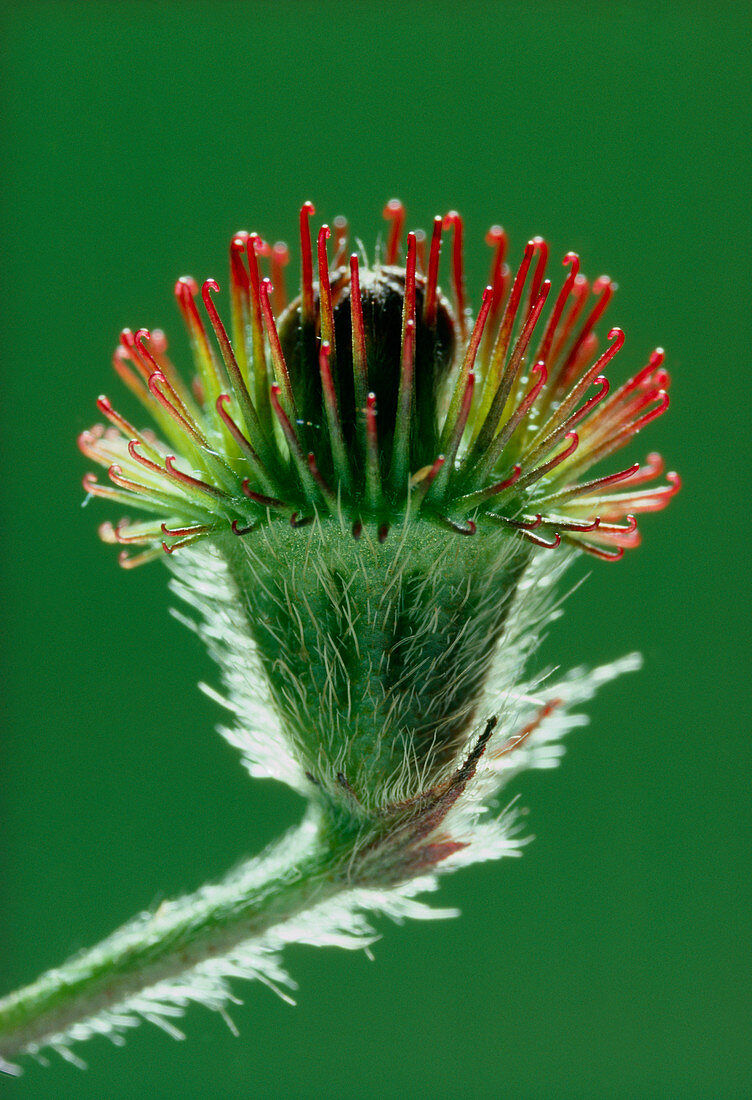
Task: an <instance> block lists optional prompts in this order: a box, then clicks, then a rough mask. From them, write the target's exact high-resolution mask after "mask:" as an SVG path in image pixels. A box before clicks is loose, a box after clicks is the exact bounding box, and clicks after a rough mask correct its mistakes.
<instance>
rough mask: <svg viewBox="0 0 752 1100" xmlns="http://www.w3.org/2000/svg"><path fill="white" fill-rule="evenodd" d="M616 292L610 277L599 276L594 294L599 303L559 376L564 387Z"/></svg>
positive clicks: (595, 283)
mask: <svg viewBox="0 0 752 1100" xmlns="http://www.w3.org/2000/svg"><path fill="white" fill-rule="evenodd" d="M615 290H616V283H614V282H613V281H612V280H611V279H609V277H608V275H599V276H598V278H597V279H596V280H595V282H594V283H593V294H594V295H595V296H596V297H597V298H598V301H597V302H596V303H595V305H594V306H593V308H592V309H591V311H590V313H589V314H588V316H587V318H586V320H585V322H584V324H583V326H582V328H581V329H580V332H579V335H578V336H577V339H576V340H575V342H574V344H573V345H572V348H571V350H570V352H569V355H568V356H567V358H566V359H565V360H564V364H563V366H562V368H561V373H560V376H559V377H560V384H561V385H562V386H566V385H567V383H568V380H569V378H570V376H571V375H572V374H574V373H575V372H574V363H575V360H576V359H577V355H578V352H579V350H580V348H581V347H582V345H583V344H584V342H585V340H586V339H587V338H588V336H589V335H590V333H591V332H592V331H593V329H594V328H595V326H596V324H597V323H598V321H599V320H600V318H601V317H602V316H603V313H604V312H605V309H606V307H607V305H608V303H609V302H610V301H611V299H612V298H613V296H614V291H615ZM609 339H610V336H609Z"/></svg>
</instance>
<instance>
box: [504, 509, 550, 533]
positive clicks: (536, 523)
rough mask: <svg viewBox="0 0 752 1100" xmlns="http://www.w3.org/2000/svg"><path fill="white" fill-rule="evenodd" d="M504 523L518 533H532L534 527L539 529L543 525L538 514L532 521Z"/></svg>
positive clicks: (508, 521) (510, 520)
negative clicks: (515, 529)
mask: <svg viewBox="0 0 752 1100" xmlns="http://www.w3.org/2000/svg"><path fill="white" fill-rule="evenodd" d="M505 522H506V524H507V526H508V527H515V528H517V530H519V531H534V530H535V528H536V527H540V525H541V524H542V523H543V516H542V515H541V514H540V512H538V514H537V515H536V517H535V519H533V520H523V519H507V520H505Z"/></svg>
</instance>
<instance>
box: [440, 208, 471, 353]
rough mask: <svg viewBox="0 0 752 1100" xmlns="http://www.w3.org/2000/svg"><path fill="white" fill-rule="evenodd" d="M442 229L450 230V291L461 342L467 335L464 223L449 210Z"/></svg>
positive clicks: (455, 213)
mask: <svg viewBox="0 0 752 1100" xmlns="http://www.w3.org/2000/svg"><path fill="white" fill-rule="evenodd" d="M444 228H445V229H452V230H453V231H454V235H453V237H452V290H453V292H454V305H455V309H456V310H457V321H458V324H459V326H460V337H461V339H462V340H464V339H465V336H466V335H467V318H466V316H465V272H464V268H463V259H462V238H463V232H464V223H463V221H462V218H461V216H460V215H459V214H458V213H457V211H456V210H450V211H449V213H448V214H445V216H444Z"/></svg>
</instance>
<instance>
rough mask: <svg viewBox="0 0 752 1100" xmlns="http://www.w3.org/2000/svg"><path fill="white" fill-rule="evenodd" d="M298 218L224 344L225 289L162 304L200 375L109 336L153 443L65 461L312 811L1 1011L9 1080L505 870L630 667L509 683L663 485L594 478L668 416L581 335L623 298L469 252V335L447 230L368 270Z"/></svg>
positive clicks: (237, 264)
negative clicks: (483, 266) (147, 568)
mask: <svg viewBox="0 0 752 1100" xmlns="http://www.w3.org/2000/svg"><path fill="white" fill-rule="evenodd" d="M314 213H315V211H314V208H313V206H312V205H311V203H305V204H304V205H303V208H302V210H301V212H300V223H299V228H300V268H301V279H300V293H299V294H298V295H297V296H296V297H294V298H292V300H289V301H288V298H287V295H286V291H285V278H284V269H285V266H286V264H287V261H288V257H289V254H288V249H287V247H286V246H285V245H283V244H275V245H273V246H271V245H269V244H267V243H266V242H265V241H264V240H263V239H262V238H261V237H260V236H258V235H257V234H255V233H246V232H242V233H237V234H236V235H235V236H234V237H233V238H232V241H231V243H230V283H229V315H230V326H229V331H228V329H227V328H226V327H225V324H224V322H223V321H222V320H221V319H220V316H219V313H218V311H217V308H216V306H215V300H214V298H215V295H217V294H218V293H219V286H218V285H217V283H216V282H214V281H213V280H208V281H207V282H205V283H204V284H203V286H202V287H201V288H200V289H199V287H198V286H197V284H196V283H195V282H194V281H193V280H192V279H190V278H181V279H179V280H178V282H177V285H176V288H175V293H176V297H177V302H178V306H179V309H180V312H181V313H182V316H183V319H184V321H185V324H186V326H187V329H188V333H189V336H190V340H191V345H192V351H193V357H194V360H195V374H194V376H193V377H192V378H190V379H189V378H187V377H186V376H185V375H184V374H183V373H181V372H180V371H179V370H178V369H177V368H176V367H175V366H174V365H173V363H172V361H171V359H170V358H169V355H168V349H167V340H166V338H165V336H164V334H163V333H162V332H157V331H154V332H148V331H147V330H145V329H140V330H139V331H138V332H135V333H133V332H131V331H129V330H125V331H124V332H123V333H122V335H121V337H120V343H119V346H118V348H117V350H116V352H115V357H114V366H115V369H116V371H117V373H118V375H119V376H120V378H121V380H122V381H123V382H124V383H125V385H126V386H127V387H128V389H129V390H130V391H131V392H132V394H133V395H135V397H136V398H137V400H138V401H139V402H140V403H141V404H142V405H143V406H144V407H145V409H146V411H147V413H148V414H149V417H150V420H151V425H152V426H151V427H149V428H140V427H137V426H135V425H134V424H132V423H131V422H130V421H129V420H127V419H126V418H125V417H124V416H123V415H121V413H120V412H119V411H117V409H116V407H115V406H114V405H113V404H112V403H111V402H110V400H109V399H108V398H107V397H104V396H102V397H100V398H99V399H98V401H97V405H98V408H99V411H100V413H101V414H102V416H103V417H104V420H105V421H106V423H105V424H99V425H97V426H95V427H94V428H92V429H91V430H90V431H88V432H85V433H84V434H83V435H82V436H81V438H80V441H79V442H80V447H81V450H82V451H83V452H84V454H85V455H86V456H87V457H88V458H89V459H91V460H92V461H93V462H95V463H97V464H99V465H100V466H102V467H104V468H105V470H106V471H107V475H108V482H107V483H102V482H100V481H99V480H98V479H97V478H96V477H95V476H94V475H93V474H87V475H86V477H85V478H84V488H85V490H86V493H87V494H89V495H90V496H91V497H99V498H102V499H103V500H104V501H105V502H107V501H109V502H110V504H111V505H113V506H116V507H117V509H118V510H120V509H121V508H123V509H127V510H128V511H129V513H130V512H135V513H139V514H140V517H141V518H138V516H137V517H136V518H132V517H131V518H128V519H122V520H119V521H108V522H105V523H104V524H103V525H102V526H101V528H100V534H101V537H102V538H103V540H104V541H105V542H107V543H113V544H115V545H118V546H120V547H121V551H120V558H119V560H120V564H121V565H122V566H123V567H124V568H125V569H132V568H134V567H136V566H138V565H141V564H145V563H147V562H149V561H152V560H153V559H158V558H159V559H162V560H163V561H165V562H166V564H167V565H168V568H169V570H170V573H171V582H170V583H171V588H172V590H173V592H174V593H175V594H176V595H177V596H178V597H179V598H180V599H181V601H182V602H183V604H184V605H185V606H187V609H188V612H187V614H184V613H183V612H180V613H179V615H180V617H181V618H182V619H183V620H184V621H185V623H186V625H188V626H189V627H190V628H191V629H192V630H195V631H196V632H197V633H198V635H199V637H200V638H201V639H202V640H203V641H204V642H205V644H206V646H207V647H208V650H209V652H210V654H211V655H212V657H213V658H214V660H215V661H216V662H217V664H218V666H219V669H220V672H221V688H220V690H218V691H217V690H215V689H214V688H209V687H205V690H206V691H207V692H208V693H209V694H210V695H211V696H212V697H213V698H215V699H216V700H217V702H218V703H219V704H220V705H221V706H222V707H223V708H225V711H226V713H227V715H228V718H227V722H226V725H224V726H223V727H221V730H220V732H221V733H222V734H223V736H224V737H225V738H227V740H228V741H230V743H231V744H233V745H234V746H236V747H237V749H238V750H239V752H240V754H241V757H242V760H243V762H244V764H245V766H246V767H247V769H248V771H249V772H250V774H251V775H252V776H258V777H272V778H274V779H277V780H279V781H280V782H282V783H286V784H288V785H289V786H290V787H292V788H293V789H294V790H296V791H297V792H299V793H300V794H301V795H303V796H304V798H305V799H306V800H307V803H308V809H307V812H306V813H305V816H304V819H303V821H302V823H301V824H300V825H299V826H297V828H294V829H293V830H292V831H291V832H290V833H289V834H288V835H286V836H284V837H282V838H281V839H280V840H279V841H278V842H277V843H276V844H275V845H273V846H272V847H271V848H270V849H269V850H268V851H266V852H264V853H263V854H262V855H260V856H259V857H257V858H255V859H252V860H249V861H248V862H246V863H245V864H244V865H243V866H241V867H240V868H239V869H237V870H235V871H233V872H232V874H230V875H229V876H227V877H226V878H224V879H222V880H221V881H219V882H217V883H213V884H210V885H207V886H205V887H204V888H203V889H201V890H199V891H198V892H197V893H195V894H192V895H188V896H185V897H182V898H177V899H175V900H173V901H169V902H165V903H163V904H162V905H160V906H159V908H158V909H157V910H156V911H155V912H147V913H144V914H141V915H139V916H138V917H136V918H135V920H133V921H132V922H131V923H130V924H128V925H126V926H125V927H123V928H121V929H120V930H118V931H116V932H115V933H114V934H113V935H112V936H110V937H109V938H108V939H107V940H105V941H104V942H102V943H101V944H99V945H98V946H96V947H95V948H93V949H92V950H89V951H84V952H82V953H80V954H79V955H77V956H75V957H74V958H73V959H71V960H70V961H69V962H67V963H65V964H64V965H62V966H60V967H58V968H56V969H55V970H53V971H50V972H49V973H48V974H45V975H43V976H42V977H41V978H39V979H38V980H37V981H36V982H34V983H33V984H32V985H30V986H28V987H26V988H25V989H22V990H20V991H18V992H17V993H14V994H11V995H10V996H8V997H6V998H5V999H4V1000H2V1001H0V1062H1V1063H2V1066H3V1068H4V1069H5V1070H6V1071H7V1072H17V1071H18V1069H19V1067H18V1065H17V1063H16V1062H15V1059H17V1058H18V1057H20V1056H23V1055H31V1056H34V1057H36V1058H37V1059H38V1060H40V1061H44V1059H45V1056H46V1052H47V1051H56V1052H57V1053H58V1054H60V1055H61V1056H62V1057H64V1058H66V1059H68V1060H70V1061H73V1062H75V1063H76V1064H80V1063H81V1059H80V1057H79V1055H78V1054H77V1053H76V1052H75V1050H74V1048H76V1047H77V1046H78V1044H79V1043H81V1042H82V1041H83V1040H86V1039H88V1038H89V1037H91V1036H93V1035H104V1036H107V1037H108V1038H110V1039H111V1040H112V1041H113V1042H115V1043H118V1044H119V1043H122V1042H123V1041H124V1037H125V1035H126V1033H127V1032H128V1031H129V1030H130V1029H131V1028H132V1027H134V1026H135V1025H136V1024H137V1023H138V1021H139V1020H140V1019H144V1020H147V1021H150V1022H152V1023H154V1024H157V1025H158V1026H160V1027H161V1028H163V1029H164V1030H165V1031H167V1032H168V1033H169V1034H171V1035H174V1036H176V1037H182V1032H181V1031H179V1029H178V1027H177V1024H176V1022H175V1021H176V1019H177V1018H178V1017H180V1016H181V1015H182V1014H183V1011H184V1009H185V1007H186V1006H187V1005H188V1004H189V1003H190V1002H199V1003H201V1004H203V1005H205V1006H207V1007H209V1008H211V1009H215V1010H217V1011H218V1012H220V1013H222V1014H223V1015H224V1016H225V1018H226V1019H227V1021H228V1024H229V1026H230V1027H233V1024H232V1021H231V1019H230V1017H229V1015H228V1014H227V1008H228V1006H229V1005H230V1004H231V1003H232V1002H233V1001H234V1000H235V999H236V998H235V993H234V992H233V989H232V988H231V983H232V980H233V979H236V978H246V979H258V980H261V981H263V982H266V983H268V984H269V985H271V986H272V987H274V988H276V989H277V990H278V991H279V992H281V993H283V995H285V994H284V991H285V990H286V989H288V988H291V987H293V986H294V982H293V981H292V979H291V978H290V976H289V975H288V974H287V973H286V971H285V969H284V965H283V961H282V958H281V953H282V949H283V948H284V946H285V945H286V944H288V943H291V942H298V943H310V944H319V945H338V946H341V947H349V948H358V947H367V945H368V944H369V943H370V942H371V941H372V939H373V938H374V932H373V929H372V927H371V924H370V920H369V914H373V913H385V914H388V915H389V916H391V917H393V918H395V919H396V920H401V919H403V918H405V917H420V918H426V917H437V916H446V915H452V914H451V913H448V912H447V911H445V910H438V909H435V908H431V907H429V906H427V905H426V904H425V903H424V902H423V901H421V900H419V899H418V895H421V894H425V893H427V892H430V891H432V890H435V889H436V887H437V883H438V878H439V876H440V875H441V874H444V873H448V872H450V871H454V870H456V869H457V868H458V867H462V866H466V865H468V864H470V863H473V862H477V861H482V860H487V859H497V858H499V857H501V856H505V855H517V854H519V851H520V846H521V843H522V840H521V837H520V834H519V831H518V827H517V825H516V821H515V811H514V808H513V806H510V805H509V804H507V808H506V809H501V810H499V806H500V805H501V806H503V805H504V803H503V801H502V798H501V796H502V793H503V791H504V788H505V787H506V785H507V784H508V782H509V780H510V778H512V777H513V776H514V775H516V774H517V773H518V772H519V771H521V770H523V769H525V768H530V767H538V768H540V767H551V766H553V765H555V764H556V763H557V761H558V759H559V756H560V754H561V752H562V751H563V750H562V747H561V744H560V742H561V738H562V735H563V734H565V733H566V732H567V731H568V730H569V729H571V728H573V727H574V726H578V725H581V724H583V722H584V721H585V720H586V719H585V718H584V716H583V714H582V713H581V711H580V709H579V708H580V705H581V704H582V703H584V702H586V701H587V700H588V699H589V698H590V697H591V696H592V695H593V693H594V692H595V691H596V690H597V688H598V687H599V686H600V685H601V684H602V683H604V682H606V681H608V680H610V679H612V678H613V677H615V676H616V675H618V674H619V673H621V672H623V671H627V670H630V669H635V668H636V667H638V665H639V658H638V657H637V656H636V655H631V656H628V657H626V658H624V659H622V660H621V661H620V662H617V663H615V664H612V665H609V666H605V667H601V668H596V669H595V670H593V671H586V670H584V669H577V670H574V671H573V672H572V673H570V674H569V675H567V676H565V677H564V678H562V679H559V680H557V681H554V680H553V679H552V678H551V677H546V676H544V675H539V676H537V677H533V676H532V674H531V673H529V672H527V671H526V666H527V664H528V660H529V658H530V656H531V654H532V653H533V652H534V650H535V649H536V646H537V643H538V640H539V637H540V631H541V627H542V626H543V625H544V624H546V623H548V622H549V621H551V619H552V618H553V617H555V616H556V615H557V614H558V613H559V611H558V609H559V604H560V602H561V596H562V594H561V591H560V585H559V581H560V578H561V576H562V574H563V572H564V571H565V570H566V568H567V567H568V565H569V564H570V563H571V562H572V560H573V559H574V558H575V557H577V556H578V555H579V554H583V553H585V554H589V555H593V556H595V557H596V558H599V559H602V560H604V561H606V562H614V561H617V560H618V559H619V558H620V557H621V556H622V555H623V554H624V552H625V549H628V548H631V547H635V546H636V545H637V544H638V541H639V532H638V528H637V520H636V516H637V515H638V514H639V513H643V512H651V511H657V510H660V509H662V508H663V507H664V506H665V505H666V504H667V503H668V501H669V499H670V498H671V497H672V496H673V495H674V494H675V493H676V492H677V490H678V488H679V479H678V477H677V475H676V474H674V473H668V474H667V475H666V476H665V480H661V478H662V474H663V463H662V461H661V459H660V456H659V455H657V454H655V453H651V454H649V455H648V457H647V460H646V462H645V464H644V465H641V464H640V463H634V464H632V465H629V466H626V467H619V466H618V463H617V464H616V468H615V466H614V463H613V461H611V462H610V463H608V462H607V461H606V460H610V459H611V458H612V456H613V455H614V454H615V452H617V451H619V450H620V449H621V448H622V447H624V445H625V444H627V443H628V442H629V441H630V440H631V439H632V437H633V436H635V435H636V434H637V433H638V432H639V431H640V430H641V429H642V428H643V427H645V426H646V425H647V424H648V423H649V422H650V421H651V420H653V419H655V418H656V417H658V416H660V415H661V414H662V413H663V412H664V411H665V410H666V408H667V406H668V396H667V388H668V384H669V377H668V374H667V372H666V370H665V369H664V366H663V358H664V357H663V352H662V351H660V350H656V351H655V352H653V354H652V355H651V356H650V357H649V360H648V362H647V364H646V365H645V366H643V367H642V368H641V369H638V370H637V371H636V372H635V373H634V374H632V375H631V376H630V377H629V378H628V380H627V381H624V382H622V383H621V384H620V385H612V383H611V382H610V381H609V376H608V375H607V373H606V371H607V369H609V370H610V366H611V363H612V360H614V359H615V357H616V356H617V353H619V351H620V350H621V347H622V344H623V342H624V335H623V333H622V332H621V330H620V329H617V328H612V329H611V330H610V331H608V333H607V335H606V341H605V346H604V347H603V348H602V350H601V349H599V337H598V336H597V334H596V330H597V327H598V324H599V322H600V320H601V317H602V315H603V313H604V311H605V309H606V307H607V305H608V303H609V300H610V298H611V297H612V294H613V291H614V284H613V283H612V282H611V280H610V279H608V278H606V277H604V276H602V277H600V278H598V279H596V280H595V281H594V282H593V283H592V285H591V284H590V283H589V282H588V280H587V279H586V278H585V277H584V275H582V274H581V273H580V270H579V259H578V257H577V256H576V255H575V254H574V253H571V252H570V253H568V254H567V255H566V256H565V257H564V260H563V264H564V273H563V278H562V279H561V280H557V281H558V282H560V285H559V286H558V287H557V288H556V289H555V290H552V284H551V281H549V279H547V278H546V267H547V262H548V247H547V245H546V243H545V242H544V241H543V240H542V239H541V238H539V237H536V238H535V239H534V240H531V241H530V242H528V244H527V246H526V247H525V250H524V253H523V256H522V260H521V263H520V265H519V268H517V270H516V271H514V272H511V271H510V269H509V268H508V267H507V265H506V262H505V253H506V244H507V242H506V236H505V234H504V232H503V230H502V229H500V228H499V227H493V228H492V229H491V230H490V231H489V233H488V236H487V238H486V239H487V242H488V244H489V245H490V246H491V248H492V262H491V278H490V282H489V285H488V286H487V287H486V288H485V290H484V291H483V295H482V299H481V303H480V306H479V308H478V310H477V313H475V314H473V312H472V311H471V309H470V308H469V306H468V303H467V298H466V291H465V284H464V275H463V223H462V220H461V218H460V217H459V215H458V214H457V213H455V212H451V213H449V214H447V215H446V216H444V217H437V218H436V219H435V220H434V223H433V227H432V231H431V234H430V239H429V238H428V237H427V236H426V235H425V234H423V233H420V232H415V233H412V232H410V233H407V234H406V235H405V233H404V228H405V211H404V208H403V206H402V204H401V203H399V202H398V201H396V200H393V201H391V202H390V203H388V204H387V207H386V209H385V211H384V214H385V217H386V218H387V220H388V232H387V234H386V239H385V242H384V243H383V244H382V245H380V246H378V247H377V249H376V252H375V254H374V255H373V256H372V257H369V256H367V255H366V253H365V251H364V249H363V247H362V246H359V249H358V251H356V252H353V253H352V254H350V253H349V252H348V243H347V241H348V228H347V224H346V222H345V221H344V219H336V220H335V222H334V225H333V230H330V228H329V227H328V226H323V227H322V228H321V229H320V231H319V232H318V234H317V237H316V241H315V248H314V247H313V245H312V240H311V229H310V224H311V218H312V216H313V215H314ZM443 246H445V247H444V251H446V252H448V257H445V258H444V260H443V262H442V256H441V254H442V247H443ZM330 253H331V255H330ZM444 268H446V269H447V272H448V276H449V286H450V292H449V293H448V294H445V293H444V292H443V291H442V289H441V285H440V271H441V270H443V269H444ZM267 273H268V274H267ZM199 298H200V300H201V302H202V305H203V315H202V311H201V310H200V309H199V306H198V304H197V299H199ZM604 463H605V465H604ZM593 467H598V468H597V469H596V470H593ZM81 1064H82V1063H81Z"/></svg>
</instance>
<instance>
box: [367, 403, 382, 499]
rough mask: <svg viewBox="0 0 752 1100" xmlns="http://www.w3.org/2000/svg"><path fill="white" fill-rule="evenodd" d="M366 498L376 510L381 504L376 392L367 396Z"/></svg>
mask: <svg viewBox="0 0 752 1100" xmlns="http://www.w3.org/2000/svg"><path fill="white" fill-rule="evenodd" d="M366 499H367V501H368V507H369V508H370V509H371V511H373V512H375V511H376V510H377V508H379V507H380V506H381V471H380V468H379V437H378V431H377V428H376V394H375V393H369V394H368V396H367V397H366Z"/></svg>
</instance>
